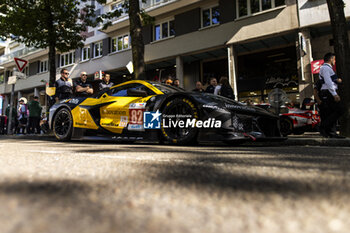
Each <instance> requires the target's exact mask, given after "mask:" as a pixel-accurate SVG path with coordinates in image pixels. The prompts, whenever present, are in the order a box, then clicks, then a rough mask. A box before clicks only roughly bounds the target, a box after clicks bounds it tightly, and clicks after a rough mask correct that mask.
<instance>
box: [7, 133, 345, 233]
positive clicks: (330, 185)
mask: <svg viewBox="0 0 350 233" xmlns="http://www.w3.org/2000/svg"><path fill="white" fill-rule="evenodd" d="M304 136H306V135H304ZM304 136H303V137H304ZM307 136H309V138H312V137H317V135H312V134H311V135H308V134H307ZM19 137H21V138H23V139H20V140H19V139H18V138H19ZM292 137H294V136H292ZM292 137H291V141H293V140H292ZM295 137H297V136H295ZM298 137H299V136H298ZM298 137H297V138H296V139H298ZM300 137H301V136H300ZM33 138H35V139H36V140H30V139H24V137H23V136H17V137H16V136H15V137H14V139H9V138H6V137H3V138H1V139H0V150H1V152H0V168H1V169H0V206H1V211H0V233H67V232H69V233H78V232H79V233H80V232H83V233H111V232H122V233H154V232H156V233H179V232H181V233H218V232H219V233H236V232H237V233H242V232H243V233H281V232H282V233H299V232H300V233H333V232H334V233H349V229H350V205H349V203H350V195H349V193H350V156H349V155H350V147H327V146H270V147H269V146H266V144H264V146H237V145H235V146H229V145H224V144H222V146H221V145H219V144H214V145H213V146H210V145H207V144H204V145H200V146H172V145H158V144H156V143H153V144H151V143H148V144H147V143H141V142H140V143H135V144H134V143H133V144H131V143H114V142H113V141H112V142H108V141H107V142H100V141H72V142H64V143H61V142H57V141H55V139H54V138H53V137H49V138H45V137H44V136H37V137H34V136H33ZM43 138H45V139H43ZM40 139H42V140H40ZM301 141H303V140H301ZM287 142H288V140H287V141H286V143H287Z"/></svg>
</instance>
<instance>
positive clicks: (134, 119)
mask: <svg viewBox="0 0 350 233" xmlns="http://www.w3.org/2000/svg"><path fill="white" fill-rule="evenodd" d="M144 111H145V109H130V110H129V116H130V123H131V124H137V125H143V112H144Z"/></svg>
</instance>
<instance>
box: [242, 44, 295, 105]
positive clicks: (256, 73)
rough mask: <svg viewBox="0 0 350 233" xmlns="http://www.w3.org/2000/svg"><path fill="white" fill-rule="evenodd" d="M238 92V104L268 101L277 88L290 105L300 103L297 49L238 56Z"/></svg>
mask: <svg viewBox="0 0 350 233" xmlns="http://www.w3.org/2000/svg"><path fill="white" fill-rule="evenodd" d="M237 60H238V61H237V67H238V75H237V89H238V98H239V101H246V100H248V99H250V100H251V101H253V102H254V103H261V102H267V101H268V94H269V93H270V92H271V91H272V90H273V89H274V88H281V89H283V90H284V91H285V92H286V93H287V95H288V98H289V100H290V102H299V92H298V85H299V84H298V69H297V55H296V49H295V47H285V48H281V49H274V50H269V51H266V52H260V53H251V54H248V55H242V56H238V59H237Z"/></svg>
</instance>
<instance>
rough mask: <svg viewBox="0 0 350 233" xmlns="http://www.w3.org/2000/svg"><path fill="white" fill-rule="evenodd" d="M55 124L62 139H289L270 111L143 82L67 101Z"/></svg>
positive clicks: (56, 108)
mask: <svg viewBox="0 0 350 233" xmlns="http://www.w3.org/2000/svg"><path fill="white" fill-rule="evenodd" d="M49 124H50V127H51V129H52V130H53V132H54V134H55V136H56V138H57V139H58V140H61V141H66V140H70V139H71V138H81V137H83V136H84V135H104V136H106V135H110V136H113V137H116V138H119V139H128V140H133V141H134V140H137V139H144V140H157V141H161V142H169V143H173V144H189V143H192V142H196V141H224V142H233V141H236V140H239V141H242V140H258V139H269V140H271V139H283V138H282V136H281V133H280V131H279V126H278V117H277V116H275V115H273V114H272V113H270V112H268V111H266V110H264V109H261V108H257V107H251V106H245V105H243V104H241V103H239V102H236V101H234V100H231V99H228V98H224V97H221V96H217V95H213V94H207V93H197V92H186V91H184V90H183V89H180V88H175V87H172V86H169V85H164V84H161V83H158V82H151V81H141V80H134V81H128V82H125V83H122V84H119V85H116V86H113V87H112V88H110V89H107V90H104V91H102V92H100V93H98V94H96V95H94V96H92V97H87V98H86V97H77V98H71V99H67V100H63V101H61V102H60V103H59V104H55V105H53V106H52V107H51V108H50V114H49Z"/></svg>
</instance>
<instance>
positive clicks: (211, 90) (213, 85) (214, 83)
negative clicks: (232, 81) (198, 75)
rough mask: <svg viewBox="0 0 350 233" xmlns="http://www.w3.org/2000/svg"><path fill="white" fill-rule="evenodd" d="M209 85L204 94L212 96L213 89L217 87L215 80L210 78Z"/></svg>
mask: <svg viewBox="0 0 350 233" xmlns="http://www.w3.org/2000/svg"><path fill="white" fill-rule="evenodd" d="M209 84H210V85H209V86H208V87H207V89H205V92H207V93H212V94H214V91H215V87H216V86H217V85H218V81H217V80H216V78H214V77H212V78H210V82H209Z"/></svg>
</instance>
